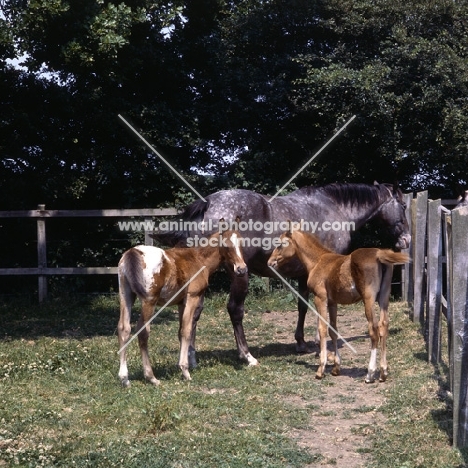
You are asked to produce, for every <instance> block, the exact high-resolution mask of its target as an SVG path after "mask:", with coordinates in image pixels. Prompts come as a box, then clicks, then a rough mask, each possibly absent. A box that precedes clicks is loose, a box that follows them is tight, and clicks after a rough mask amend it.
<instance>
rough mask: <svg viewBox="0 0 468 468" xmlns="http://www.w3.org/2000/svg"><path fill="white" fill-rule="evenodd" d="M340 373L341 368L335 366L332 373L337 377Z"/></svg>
mask: <svg viewBox="0 0 468 468" xmlns="http://www.w3.org/2000/svg"><path fill="white" fill-rule="evenodd" d="M340 373H341V370H340V369H339V368H335V367H334V368H333V369H332V371H331V375H334V376H335V377H336V376H337V375H340Z"/></svg>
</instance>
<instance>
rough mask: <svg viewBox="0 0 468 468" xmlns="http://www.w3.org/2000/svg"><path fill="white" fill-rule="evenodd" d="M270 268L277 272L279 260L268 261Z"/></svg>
mask: <svg viewBox="0 0 468 468" xmlns="http://www.w3.org/2000/svg"><path fill="white" fill-rule="evenodd" d="M268 266H269V267H270V268H273V269H275V270H277V269H278V260H276V259H275V260H268Z"/></svg>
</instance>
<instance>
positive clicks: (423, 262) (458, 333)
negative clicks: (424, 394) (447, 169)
mask: <svg viewBox="0 0 468 468" xmlns="http://www.w3.org/2000/svg"><path fill="white" fill-rule="evenodd" d="M446 202H450V204H451V205H452V204H454V203H453V201H449V200H445V201H444V200H428V197H427V192H421V193H418V194H417V195H416V198H415V199H413V200H412V205H411V212H412V213H411V218H412V221H413V226H412V235H413V249H412V252H411V256H412V261H413V268H412V273H413V280H412V281H413V282H414V298H411V297H410V296H409V295H407V299H408V302H409V303H410V304H411V305H412V310H413V320H414V321H416V322H420V323H421V326H422V329H423V331H424V333H425V337H426V340H427V352H428V360H429V361H430V362H432V363H434V364H438V363H439V362H440V360H441V352H442V331H441V330H442V326H441V325H442V323H441V321H442V318H443V317H445V319H446V320H447V331H448V356H449V369H450V371H449V372H450V376H449V380H450V387H451V391H452V394H453V444H454V446H456V447H466V446H468V206H465V207H459V208H455V209H453V210H449V209H447V208H445V207H444V206H443V205H444V204H446Z"/></svg>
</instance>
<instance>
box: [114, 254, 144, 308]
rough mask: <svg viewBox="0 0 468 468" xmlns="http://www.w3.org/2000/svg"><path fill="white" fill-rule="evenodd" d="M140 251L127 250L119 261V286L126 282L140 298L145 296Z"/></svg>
mask: <svg viewBox="0 0 468 468" xmlns="http://www.w3.org/2000/svg"><path fill="white" fill-rule="evenodd" d="M142 255H143V254H142V253H141V252H140V251H138V250H137V249H130V250H127V251H126V252H125V253H124V255H123V257H122V259H121V260H120V262H119V283H120V288H122V287H125V285H126V284H127V285H128V286H129V287H130V289H131V291H132V292H133V293H135V294H136V295H137V296H138V297H139V298H140V299H145V298H146V297H147V291H146V289H145V280H144V277H143V263H142V261H143V259H142Z"/></svg>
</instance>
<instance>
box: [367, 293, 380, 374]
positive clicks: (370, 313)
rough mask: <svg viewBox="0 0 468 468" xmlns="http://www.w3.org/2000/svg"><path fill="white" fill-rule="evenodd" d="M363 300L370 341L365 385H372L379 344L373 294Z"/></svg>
mask: <svg viewBox="0 0 468 468" xmlns="http://www.w3.org/2000/svg"><path fill="white" fill-rule="evenodd" d="M363 300H364V308H365V312H366V318H367V323H368V325H369V335H370V339H371V354H370V359H369V367H368V369H367V376H366V383H373V382H375V372H376V370H377V346H378V344H379V331H378V324H377V319H376V318H375V315H374V304H375V294H368V295H366V297H365V298H364V299H363Z"/></svg>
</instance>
